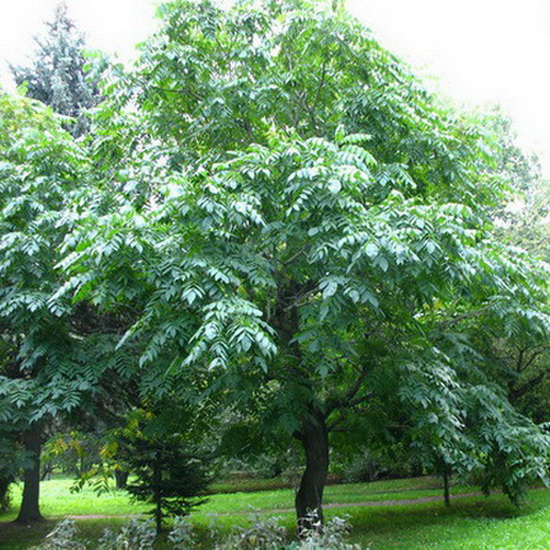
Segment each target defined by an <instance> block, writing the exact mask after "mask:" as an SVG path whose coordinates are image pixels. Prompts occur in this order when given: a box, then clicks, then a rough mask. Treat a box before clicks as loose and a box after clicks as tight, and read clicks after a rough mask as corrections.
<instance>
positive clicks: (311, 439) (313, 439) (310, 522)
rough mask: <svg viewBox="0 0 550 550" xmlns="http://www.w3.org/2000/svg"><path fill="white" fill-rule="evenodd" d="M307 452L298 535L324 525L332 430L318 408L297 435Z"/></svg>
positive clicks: (299, 498)
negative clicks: (329, 443)
mask: <svg viewBox="0 0 550 550" xmlns="http://www.w3.org/2000/svg"><path fill="white" fill-rule="evenodd" d="M297 437H298V439H299V440H300V441H301V442H302V445H303V448H304V452H305V455H306V469H305V471H304V473H303V475H302V479H301V482H300V488H299V489H298V492H297V493H296V515H297V517H298V534H299V535H303V534H304V532H305V531H309V530H312V529H315V530H319V529H321V527H322V524H323V491H324V488H325V484H326V481H327V475H328V466H329V447H328V430H327V425H326V422H325V417H324V415H323V414H322V413H321V412H320V411H318V410H316V411H314V412H313V414H312V415H311V416H310V417H309V418H308V419H306V420H304V422H303V423H302V428H301V431H300V433H299V434H298V435H297Z"/></svg>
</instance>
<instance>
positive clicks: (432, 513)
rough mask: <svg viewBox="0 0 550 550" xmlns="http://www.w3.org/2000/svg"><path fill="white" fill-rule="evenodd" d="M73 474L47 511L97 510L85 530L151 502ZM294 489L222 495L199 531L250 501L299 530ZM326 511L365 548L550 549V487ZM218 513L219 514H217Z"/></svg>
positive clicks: (7, 531) (369, 492) (7, 540)
mask: <svg viewBox="0 0 550 550" xmlns="http://www.w3.org/2000/svg"><path fill="white" fill-rule="evenodd" d="M439 485H440V482H439V481H438V480H435V479H432V478H417V479H407V480H395V481H380V482H374V483H360V484H345V485H332V486H329V487H327V489H326V498H325V502H326V503H327V504H329V503H350V504H353V503H360V502H363V501H386V500H392V501H396V500H408V499H416V498H421V497H433V496H436V497H439V496H441V489H440V487H439ZM70 486H71V481H69V480H64V479H54V480H51V481H46V482H44V483H43V484H42V488H41V490H42V498H41V501H42V512H43V514H44V515H45V516H46V517H48V518H51V519H54V518H56V517H57V518H59V517H63V516H66V515H78V516H81V515H82V516H97V515H105V516H109V517H108V518H89V519H82V520H79V525H80V526H81V529H82V531H83V533H84V534H85V536H86V537H88V538H89V539H92V540H93V539H94V538H97V537H98V536H99V535H100V534H101V532H102V531H103V529H104V528H105V527H109V526H112V527H116V526H117V525H120V524H121V523H123V522H124V521H127V520H128V518H127V516H128V515H137V514H140V513H142V512H143V511H144V510H145V509H146V507H144V506H143V505H140V504H132V503H131V502H130V501H129V499H128V496H127V495H126V493H124V492H123V491H116V492H113V493H109V494H104V495H102V496H101V497H97V496H96V495H95V493H94V492H93V490H92V489H91V488H86V489H84V490H83V491H81V492H80V493H76V494H73V493H70V491H69V488H70ZM472 490H473V489H472V488H471V487H455V488H454V489H453V491H454V492H455V493H461V492H471V491H472ZM19 499H20V489H19V490H16V491H14V504H15V505H17V503H18V500H19ZM293 499H294V493H293V491H292V490H291V489H278V490H268V491H259V492H240V493H239V492H236V493H232V494H216V495H212V496H211V497H210V498H209V501H208V503H207V504H205V505H204V506H203V507H202V508H201V510H200V511H198V512H196V513H194V515H193V520H194V523H195V524H196V525H197V527H198V528H199V529H200V530H204V529H206V528H207V526H208V524H209V522H210V521H211V516H210V515H209V514H216V521H217V523H218V524H219V525H220V526H221V527H222V528H224V529H229V528H230V527H231V526H233V525H237V524H241V525H242V524H245V523H246V522H247V521H248V516H249V514H250V510H251V508H256V509H258V510H273V511H274V515H277V516H280V517H281V520H282V522H283V523H284V524H285V525H286V526H287V527H288V528H289V530H292V529H293V524H294V513H293V512H292V511H287V510H288V509H292V505H293ZM326 513H327V516H328V517H331V516H334V515H339V516H342V515H343V514H347V515H349V517H350V521H351V523H352V525H353V528H354V529H353V541H354V542H358V543H360V544H361V546H362V547H363V548H373V549H378V548H380V549H382V548H400V547H404V546H407V547H409V548H413V549H414V548H415V549H423V548H438V549H443V548H445V549H448V548H456V549H459V548H460V549H462V548H472V549H474V548H475V549H478V548H479V549H485V548H487V549H493V548H509V549H517V548H521V549H523V548H526V549H527V548H528V549H531V548H547V549H548V548H550V491H547V490H533V491H531V492H530V495H529V501H528V503H527V505H526V506H525V507H523V508H521V509H519V510H518V509H516V508H514V507H513V506H511V505H510V504H509V503H508V501H507V499H506V498H505V497H504V496H502V495H495V496H492V497H490V498H485V497H467V498H461V499H457V500H455V501H454V503H453V505H452V507H451V509H446V508H445V507H444V506H443V504H442V502H441V501H440V500H438V501H437V502H422V503H414V504H407V503H405V504H399V505H394V506H368V507H366V506H365V507H357V506H350V507H345V506H344V507H338V508H328V509H327V512H326ZM218 514H219V515H218ZM14 516H15V513H11V514H5V515H3V516H0V522H6V521H10V520H12V519H13V518H14ZM54 524H55V521H52V522H49V523H48V524H44V525H39V526H38V527H33V528H25V527H20V526H13V525H6V524H4V525H0V548H1V549H6V550H16V549H17V550H22V549H26V548H29V547H30V546H32V545H34V544H37V543H38V542H39V541H40V540H41V538H42V537H43V536H44V535H45V534H46V533H47V532H49V531H50V530H51V528H52V526H53V525H54Z"/></svg>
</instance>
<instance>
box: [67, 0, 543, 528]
mask: <svg viewBox="0 0 550 550" xmlns="http://www.w3.org/2000/svg"><path fill="white" fill-rule="evenodd" d="M161 14H162V15H163V17H164V27H163V29H162V30H161V31H160V32H159V34H158V35H157V36H156V37H154V38H153V39H152V40H151V41H149V42H148V43H146V45H145V46H144V48H143V55H142V59H141V61H140V63H139V64H138V69H137V70H136V72H135V73H133V74H129V75H124V76H123V77H122V78H121V79H119V80H113V81H112V83H111V84H110V88H109V94H108V95H109V101H108V102H106V103H105V104H104V105H103V106H102V109H101V112H100V114H99V118H98V121H99V123H98V124H99V125H98V128H96V132H97V135H98V136H101V137H100V138H99V144H100V145H101V146H102V147H105V142H106V138H105V136H109V137H110V143H115V144H116V143H117V142H120V140H125V143H127V144H129V145H130V146H129V147H127V148H126V149H125V150H124V152H121V149H113V150H114V151H117V154H118V155H124V163H123V164H124V169H123V170H120V169H119V170H116V169H115V170H111V169H110V170H108V171H106V172H107V173H108V178H107V179H106V181H109V182H113V180H114V181H115V182H116V183H118V186H116V185H115V188H116V191H113V186H111V187H108V186H103V187H101V188H99V189H95V190H92V191H91V198H90V202H91V203H92V204H93V203H97V202H101V201H102V199H101V197H105V196H106V195H108V196H111V197H112V196H113V193H114V196H115V197H116V202H117V210H116V211H114V210H113V209H111V211H105V210H102V211H100V210H98V209H94V208H92V209H90V211H89V218H88V221H87V223H88V227H87V228H86V227H82V229H81V232H80V235H79V238H77V239H74V238H73V237H72V238H71V240H72V241H73V242H74V246H72V247H71V249H72V254H70V255H69V256H68V257H67V258H66V259H65V260H64V262H63V266H64V268H65V269H67V270H68V272H69V273H70V274H71V275H72V279H71V282H70V287H71V289H72V294H73V296H74V297H75V298H74V299H76V300H77V301H78V300H90V301H93V302H95V303H97V304H101V306H102V307H104V308H107V309H113V310H116V309H117V308H120V307H121V305H123V304H125V303H128V302H129V301H134V302H135V301H136V299H137V300H138V301H139V302H140V303H141V304H142V305H143V308H142V309H141V311H140V317H139V320H138V321H137V323H136V324H135V325H134V326H133V327H132V328H131V329H130V330H129V331H128V333H127V335H126V336H125V337H124V338H123V340H122V341H121V343H120V344H119V345H120V346H124V345H125V343H128V342H134V343H135V342H138V343H140V345H143V346H144V347H143V354H142V356H141V360H140V361H141V364H142V366H143V367H144V368H145V367H146V368H147V369H148V372H149V374H150V376H151V377H153V376H154V373H155V372H156V373H158V374H157V376H158V377H160V378H161V379H162V377H163V376H164V375H165V373H166V372H169V373H171V374H174V373H177V377H179V382H180V383H181V386H180V391H181V392H182V393H183V394H184V395H187V397H186V398H187V399H190V400H194V399H195V400H201V399H210V398H212V397H213V396H215V397H216V399H217V400H219V402H225V403H231V405H232V406H234V407H237V408H239V409H240V410H243V411H245V410H250V409H254V410H255V411H256V414H257V415H262V417H263V418H264V419H265V420H266V423H265V426H266V428H265V429H268V427H267V426H268V425H269V424H271V425H272V426H273V425H275V427H276V428H279V429H282V430H284V432H285V433H286V434H287V437H294V438H295V439H296V440H298V441H299V442H300V444H301V445H302V448H303V451H304V456H305V470H304V474H303V477H302V480H301V485H300V488H299V491H298V493H297V495H296V509H297V515H298V520H299V525H300V527H311V526H312V514H313V516H315V515H317V516H318V517H320V518H321V519H322V498H323V490H324V485H325V481H326V477H327V473H328V468H329V457H330V452H329V449H330V447H329V440H330V437H331V432H333V431H334V430H335V429H339V430H341V429H348V430H350V429H353V428H358V429H364V426H365V425H366V424H367V423H368V422H369V420H372V418H373V417H374V416H375V415H378V416H379V417H381V418H382V419H384V418H387V419H388V420H390V419H391V417H392V414H391V411H390V410H388V404H387V403H386V402H385V401H384V399H383V398H384V396H386V395H390V396H391V397H392V399H391V400H390V403H391V404H390V406H391V407H394V406H395V404H396V403H397V406H398V407H399V410H401V411H404V413H406V416H407V426H406V428H407V430H409V432H410V435H411V437H412V438H413V439H416V440H418V441H426V440H427V441H428V442H429V443H430V445H431V447H432V448H433V449H437V451H438V452H437V453H434V456H435V457H438V460H439V458H440V457H441V456H444V457H445V460H446V463H449V464H450V465H452V467H453V470H461V469H462V470H464V471H467V470H472V469H473V468H479V469H480V470H481V471H483V472H486V474H487V475H486V478H485V482H484V487H485V488H486V489H487V490H489V489H490V488H492V487H494V486H497V485H500V486H503V487H504V489H505V490H506V491H507V492H508V494H509V495H510V496H511V497H512V498H516V497H517V496H518V495H519V493H520V491H521V487H522V485H523V484H524V483H525V482H526V481H527V480H529V479H532V478H533V477H537V476H544V475H545V464H544V456H545V453H546V449H547V445H548V438H547V437H546V436H545V435H544V434H543V433H542V432H541V431H540V430H539V429H538V428H537V426H535V425H534V424H532V423H531V422H529V421H528V420H527V419H525V418H523V417H521V416H520V415H518V414H517V413H516V412H515V411H514V410H513V409H512V408H511V407H510V406H509V404H508V403H507V401H506V397H505V395H504V393H503V392H502V391H501V389H500V388H499V387H498V384H497V383H496V382H495V381H494V380H492V379H491V378H490V377H489V376H488V370H487V368H486V367H487V363H488V361H487V358H486V357H483V356H482V355H480V352H481V351H482V350H479V349H478V348H477V347H476V340H475V338H474V337H473V335H474V330H473V327H474V324H475V323H477V324H476V325H475V326H476V328H477V329H478V330H481V331H491V332H492V333H496V332H499V333H500V334H501V335H502V336H503V337H512V336H513V335H515V334H519V333H522V334H526V335H529V334H536V335H542V334H546V332H547V327H548V326H549V325H548V317H547V316H546V314H545V313H544V311H542V309H541V307H542V304H543V299H544V296H545V294H544V284H543V276H542V274H541V272H540V271H538V270H537V264H536V263H530V262H529V259H528V258H527V257H526V256H525V255H521V254H519V253H514V252H513V251H510V250H509V249H508V248H507V247H506V246H505V245H503V244H502V243H500V242H498V241H496V240H492V239H491V236H490V229H491V224H490V221H489V216H488V212H487V210H486V207H487V206H488V205H491V204H495V203H496V202H497V201H498V200H499V195H500V192H501V183H502V181H501V179H500V178H499V173H498V169H497V162H496V161H495V159H496V158H497V157H498V154H499V151H500V149H499V147H500V146H499V144H498V140H496V139H494V136H493V135H492V134H491V133H487V132H486V131H485V128H484V127H483V126H482V125H480V124H479V121H478V120H476V119H475V117H469V116H466V115H461V114H459V113H456V112H454V111H452V110H451V109H449V108H447V107H443V106H441V104H440V103H439V102H438V101H437V99H436V98H435V97H433V96H432V95H430V94H429V93H427V92H426V91H425V90H424V89H423V88H422V87H421V85H420V83H419V82H418V81H417V80H416V79H415V78H414V77H413V76H412V75H411V74H410V73H409V72H408V71H407V69H406V68H405V67H404V66H403V65H402V64H400V63H399V62H398V60H396V59H395V58H394V57H393V56H392V55H391V54H389V53H388V52H386V51H385V50H383V49H382V48H381V47H380V46H379V45H378V44H377V43H376V42H375V41H374V39H373V38H372V37H371V35H370V33H369V32H368V31H367V30H366V29H365V28H364V27H362V26H361V25H360V24H358V23H357V22H355V21H354V20H352V19H351V18H349V17H348V16H347V15H346V14H345V13H338V14H333V13H331V12H330V10H327V9H324V8H323V6H322V5H320V4H319V5H317V4H316V5H310V4H308V3H306V2H303V1H298V0H296V1H289V2H284V3H276V2H266V3H264V4H263V5H262V6H261V7H260V8H252V7H251V5H250V4H247V3H246V2H244V3H238V4H237V5H236V6H235V7H233V8H231V9H229V10H224V9H220V8H217V7H215V6H214V5H213V4H211V3H210V2H201V3H200V4H194V3H191V2H182V1H176V2H170V3H168V4H166V5H164V6H163V7H162V8H161ZM125 106H131V107H132V108H134V109H135V107H137V109H138V112H137V114H136V113H135V112H134V113H133V114H131V115H130V114H128V115H127V117H126V119H125V120H127V121H128V120H133V122H135V125H134V132H133V133H130V134H129V133H128V129H127V128H125V129H123V130H121V125H120V121H121V118H120V115H117V116H116V117H115V113H120V112H124V108H125ZM123 116H124V115H123ZM131 117H133V118H131ZM112 119H115V122H114V123H111V120H112ZM129 136H130V137H129ZM151 159H155V160H154V161H151ZM151 166H153V167H154V168H153V169H151ZM129 181H130V182H132V187H129V186H128V185H125V182H129ZM136 189H139V191H140V193H139V194H138V193H136V192H135V190H136ZM136 297H138V298H136ZM182 382H183V383H182ZM150 384H151V385H153V382H152V381H151V382H150ZM380 413H382V414H380ZM380 423H381V422H380V421H379V424H380ZM380 431H381V432H384V433H386V434H387V433H389V431H391V423H390V422H389V421H388V423H387V425H385V426H381V428H380ZM442 453H444V454H442ZM313 523H316V521H315V517H313Z"/></svg>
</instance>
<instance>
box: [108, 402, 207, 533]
mask: <svg viewBox="0 0 550 550" xmlns="http://www.w3.org/2000/svg"><path fill="white" fill-rule="evenodd" d="M157 407H158V405H157ZM161 407H162V408H161V411H160V414H158V413H157V414H155V413H153V412H146V411H143V410H135V411H133V412H132V413H131V414H130V418H129V422H128V424H127V426H126V427H125V428H123V429H120V430H118V438H117V442H118V444H117V447H118V451H117V457H118V459H119V460H120V461H121V463H122V464H123V465H124V469H125V470H126V471H128V472H129V473H130V474H132V475H133V476H134V477H133V478H132V479H131V481H130V482H129V483H128V484H127V486H126V487H125V489H126V491H128V492H129V493H130V495H132V496H133V497H134V498H135V500H138V501H143V502H147V503H151V504H152V505H153V506H154V508H153V509H152V510H151V512H150V513H151V515H153V517H154V518H155V525H156V528H157V533H160V531H161V529H162V525H163V521H164V519H165V518H166V517H176V516H185V515H188V514H189V512H190V511H191V510H192V509H193V508H194V507H196V506H200V504H203V503H204V502H205V499H204V494H205V491H206V488H207V486H208V482H209V474H208V469H207V457H206V455H205V454H201V449H200V441H201V437H197V436H198V435H199V434H197V433H196V426H193V421H194V419H196V418H197V415H192V414H190V411H185V410H184V409H182V408H181V407H177V405H176V404H175V403H174V401H173V400H170V402H169V403H165V404H164V405H161ZM163 409H164V410H163ZM168 411H169V412H168ZM174 416H177V418H178V421H177V423H174ZM174 424H177V425H174ZM201 425H204V424H203V423H202V422H201ZM193 433H194V436H193V437H190V435H192V434H193Z"/></svg>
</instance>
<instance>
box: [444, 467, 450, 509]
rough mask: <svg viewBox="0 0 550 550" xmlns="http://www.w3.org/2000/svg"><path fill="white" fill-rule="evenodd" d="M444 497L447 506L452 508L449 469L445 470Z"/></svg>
mask: <svg viewBox="0 0 550 550" xmlns="http://www.w3.org/2000/svg"><path fill="white" fill-rule="evenodd" d="M443 496H444V499H445V506H447V507H449V506H451V494H450V492H449V471H448V470H447V468H445V469H444V470H443Z"/></svg>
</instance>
